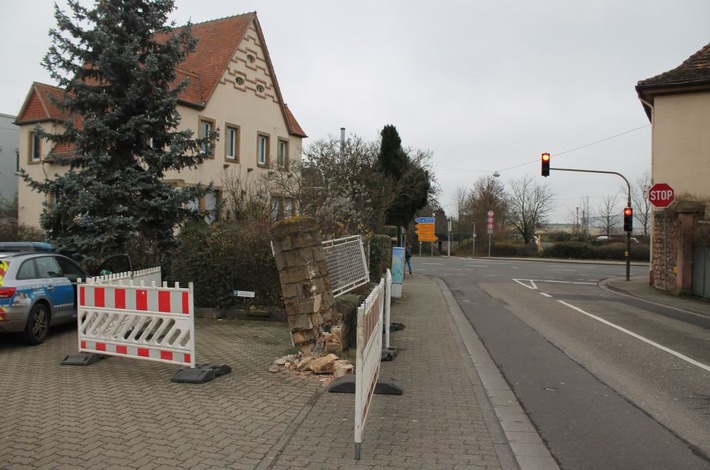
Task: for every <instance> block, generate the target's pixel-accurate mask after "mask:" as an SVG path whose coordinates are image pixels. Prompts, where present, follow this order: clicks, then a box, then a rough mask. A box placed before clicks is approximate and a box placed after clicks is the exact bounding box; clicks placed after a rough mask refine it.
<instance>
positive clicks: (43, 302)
mask: <svg viewBox="0 0 710 470" xmlns="http://www.w3.org/2000/svg"><path fill="white" fill-rule="evenodd" d="M45 245H47V244H39V245H32V244H30V245H29V246H24V247H20V246H13V247H11V248H9V247H8V245H7V244H6V243H2V244H0V332H6V333H21V334H22V335H23V336H24V339H25V341H26V342H27V343H29V344H39V343H42V342H43V341H44V340H45V339H46V338H47V334H48V333H49V329H50V327H52V326H55V325H59V324H62V323H68V322H71V321H76V316H77V297H76V290H77V288H76V285H77V281H78V280H79V279H82V280H86V279H87V278H88V277H90V274H89V273H88V272H87V271H86V270H85V269H84V268H82V267H81V266H80V265H79V264H78V263H76V262H75V261H73V260H72V259H70V258H67V257H66V256H62V255H60V254H58V253H53V252H51V251H49V250H51V245H48V246H45ZM23 248H24V249H29V250H33V251H24V252H23V251H4V250H7V249H11V250H19V249H23ZM117 259H118V260H120V261H121V262H120V263H119V264H123V265H124V267H122V268H120V269H121V271H123V270H126V271H128V270H130V268H131V266H130V258H128V257H127V255H118V256H117V257H112V258H110V259H109V260H107V262H108V263H109V264H113V266H114V269H116V268H115V267H116V264H117V263H116V260H117ZM126 260H127V261H126ZM126 263H127V264H126ZM106 266H107V264H106V263H104V265H102V266H101V267H100V268H99V269H100V271H101V272H104V273H105V272H121V271H114V270H111V271H109V270H108V269H106Z"/></svg>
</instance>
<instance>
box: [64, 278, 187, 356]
mask: <svg viewBox="0 0 710 470" xmlns="http://www.w3.org/2000/svg"><path fill="white" fill-rule="evenodd" d="M78 323H79V337H78V340H79V351H81V352H86V353H96V354H103V355H110V356H122V357H131V358H135V359H146V360H151V361H158V362H166V363H170V364H180V365H184V366H188V367H191V368H193V367H195V341H194V340H195V315H194V298H193V288H192V284H190V285H189V287H188V288H187V289H184V288H180V287H179V286H178V285H177V284H176V285H175V287H167V285H166V284H164V285H163V286H162V287H156V286H154V285H153V286H150V287H146V286H143V285H141V286H134V285H125V286H124V285H120V284H119V285H113V284H98V283H90V284H80V285H79V298H78Z"/></svg>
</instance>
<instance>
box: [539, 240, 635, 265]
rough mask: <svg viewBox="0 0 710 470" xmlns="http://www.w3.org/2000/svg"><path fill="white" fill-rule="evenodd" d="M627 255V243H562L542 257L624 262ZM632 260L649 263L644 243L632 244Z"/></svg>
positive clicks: (550, 248) (543, 253) (555, 245)
mask: <svg viewBox="0 0 710 470" xmlns="http://www.w3.org/2000/svg"><path fill="white" fill-rule="evenodd" d="M625 253H626V243H607V244H603V245H597V244H592V243H584V242H561V243H555V244H554V245H552V246H551V247H549V248H546V249H545V250H544V251H543V252H542V255H543V256H544V257H546V258H564V259H594V260H609V261H623V260H625V259H626V258H625ZM631 259H632V260H633V261H648V260H649V247H648V245H646V244H643V243H635V244H632V245H631Z"/></svg>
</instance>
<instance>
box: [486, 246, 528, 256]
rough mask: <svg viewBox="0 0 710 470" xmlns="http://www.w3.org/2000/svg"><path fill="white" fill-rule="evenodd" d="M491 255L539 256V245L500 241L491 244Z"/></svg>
mask: <svg viewBox="0 0 710 470" xmlns="http://www.w3.org/2000/svg"><path fill="white" fill-rule="evenodd" d="M491 255H493V256H511V257H531V256H537V247H536V246H535V245H533V244H528V245H524V244H520V243H511V242H498V243H493V245H492V246H491Z"/></svg>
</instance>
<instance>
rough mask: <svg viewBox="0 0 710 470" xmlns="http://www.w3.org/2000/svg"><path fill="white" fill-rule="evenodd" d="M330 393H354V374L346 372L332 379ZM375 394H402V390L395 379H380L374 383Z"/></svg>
mask: <svg viewBox="0 0 710 470" xmlns="http://www.w3.org/2000/svg"><path fill="white" fill-rule="evenodd" d="M328 392H330V393H355V374H348V375H345V376H343V377H340V378H338V379H336V380H334V381H333V382H332V383H331V384H330V386H329V387H328ZM375 393H376V394H377V395H402V394H403V393H404V390H403V389H402V386H401V385H400V384H399V382H398V381H397V380H395V379H392V378H389V379H381V380H378V381H377V385H375Z"/></svg>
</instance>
